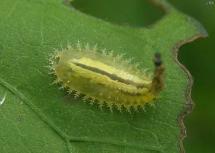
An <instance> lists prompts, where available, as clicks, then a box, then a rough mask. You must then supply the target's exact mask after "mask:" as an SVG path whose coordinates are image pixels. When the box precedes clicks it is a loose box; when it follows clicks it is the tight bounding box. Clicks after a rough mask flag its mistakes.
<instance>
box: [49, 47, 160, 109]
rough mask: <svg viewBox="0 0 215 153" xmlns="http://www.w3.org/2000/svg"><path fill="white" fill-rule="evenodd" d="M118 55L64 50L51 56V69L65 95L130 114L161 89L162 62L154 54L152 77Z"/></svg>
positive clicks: (88, 48)
mask: <svg viewBox="0 0 215 153" xmlns="http://www.w3.org/2000/svg"><path fill="white" fill-rule="evenodd" d="M119 57H121V56H120V55H114V54H113V53H112V52H110V54H109V53H108V52H107V51H105V52H102V51H96V49H95V48H93V49H91V48H90V47H89V46H86V47H83V48H82V47H81V46H80V44H78V45H77V47H71V46H69V47H67V48H66V49H63V50H62V51H59V52H57V53H56V54H55V56H54V58H53V59H52V62H51V63H52V69H53V71H54V74H55V75H56V76H57V79H56V81H55V82H59V83H60V84H62V86H63V87H65V88H67V89H68V90H69V92H74V91H75V92H76V93H78V94H76V97H78V95H79V94H82V95H85V97H84V99H85V100H86V99H90V103H97V104H98V105H99V106H100V107H102V106H103V105H104V104H105V105H106V106H107V107H109V108H110V110H112V107H115V108H117V109H118V110H120V111H121V110H122V108H125V109H126V110H128V111H130V109H131V108H134V109H135V110H136V109H138V108H143V107H144V106H145V104H150V103H152V102H153V99H154V98H155V97H156V95H157V94H158V93H159V92H160V90H161V89H162V87H163V82H162V74H163V69H162V62H161V58H160V55H159V54H156V55H155V60H154V62H155V66H156V68H155V72H154V78H153V79H151V78H149V77H148V75H146V74H145V72H144V71H141V70H140V69H138V68H137V67H136V66H135V65H132V64H131V63H129V62H128V60H124V59H122V58H119Z"/></svg>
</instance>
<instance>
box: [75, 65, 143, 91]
mask: <svg viewBox="0 0 215 153" xmlns="http://www.w3.org/2000/svg"><path fill="white" fill-rule="evenodd" d="M74 64H75V65H76V66H79V67H81V68H83V69H87V70H90V71H93V72H95V73H98V74H102V75H105V76H107V77H109V78H110V79H111V80H114V81H119V82H121V83H124V84H127V85H133V86H135V87H137V88H143V87H145V85H144V84H140V83H136V82H134V81H131V80H126V79H123V78H120V77H119V76H117V75H115V74H110V73H108V72H106V71H103V70H101V69H98V68H95V67H91V66H88V65H84V64H81V63H76V62H74Z"/></svg>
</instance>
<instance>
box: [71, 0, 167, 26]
mask: <svg viewBox="0 0 215 153" xmlns="http://www.w3.org/2000/svg"><path fill="white" fill-rule="evenodd" d="M71 5H72V6H73V7H74V8H76V9H78V10H80V11H81V12H83V13H86V14H89V15H92V16H95V17H97V18H100V19H103V20H105V21H108V22H112V23H114V24H119V25H125V26H133V27H141V26H147V25H150V24H152V23H154V22H155V21H157V20H158V19H160V18H161V17H162V16H163V15H164V12H163V11H162V10H161V9H160V8H158V7H156V6H155V5H153V3H152V1H150V0H73V1H71Z"/></svg>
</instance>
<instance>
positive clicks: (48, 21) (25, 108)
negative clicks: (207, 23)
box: [0, 0, 207, 153]
mask: <svg viewBox="0 0 215 153" xmlns="http://www.w3.org/2000/svg"><path fill="white" fill-rule="evenodd" d="M154 2H155V3H156V4H158V5H160V6H161V7H162V8H163V9H164V10H165V11H166V15H165V16H164V17H163V18H162V19H160V20H159V21H158V22H156V23H154V24H153V25H152V26H150V27H148V28H131V27H125V26H117V25H113V24H110V23H108V22H105V21H103V20H100V19H97V18H94V17H91V16H88V15H86V14H83V13H81V12H79V11H77V10H75V9H74V8H71V7H68V6H66V5H65V4H63V2H62V1H61V0H46V1H44V0H22V1H20V0H13V1H9V0H1V1H0V63H1V64H0V97H2V98H3V96H4V95H6V99H5V101H4V103H3V104H1V105H0V144H1V145H0V151H1V152H2V153H10V152H11V153H12V152H17V153H19V152H20V153H21V152H33V153H39V152H42V153H43V152H44V153H49V152H50V153H53V152H56V153H64V152H71V153H97V152H98V153H101V152H105V153H112V152H117V153H125V152H126V153H143V152H144V153H158V152H159V153H177V152H180V151H181V152H182V151H183V148H182V145H181V137H182V136H183V132H184V129H183V128H182V127H181V125H182V123H181V119H182V116H183V115H182V114H184V113H183V112H185V110H187V108H188V106H190V105H191V101H187V99H188V98H189V97H187V96H189V95H187V94H188V93H189V92H188V88H187V85H188V84H190V83H191V80H190V79H191V78H190V76H189V75H188V73H187V72H185V69H183V68H182V66H181V65H180V64H179V63H178V61H177V58H176V55H177V52H176V51H177V49H178V48H179V46H181V45H182V44H184V43H186V42H189V41H192V40H194V39H196V38H198V37H204V36H206V35H207V34H206V32H205V31H204V29H203V28H202V27H201V25H200V24H199V23H198V22H197V21H195V20H194V19H192V18H191V17H188V16H187V15H185V14H183V13H181V12H179V11H177V10H175V9H174V8H173V7H172V6H171V5H170V4H168V3H167V2H166V1H164V0H156V1H155V0H154ZM143 7H144V6H143ZM78 40H79V41H80V42H81V43H82V44H85V43H89V44H90V45H95V44H97V45H98V47H99V48H107V49H108V50H114V51H115V52H116V53H119V54H120V53H126V56H127V57H134V58H135V61H136V62H141V67H142V68H149V69H150V70H151V71H153V63H152V57H153V55H154V53H155V52H157V51H159V52H160V53H161V54H162V56H163V60H164V63H165V67H166V74H165V89H164V90H163V92H162V93H161V95H160V97H159V99H158V102H157V103H156V106H155V107H147V108H146V111H145V112H144V111H140V112H133V113H131V114H129V113H126V112H123V113H119V112H117V111H114V112H113V113H111V112H110V111H109V110H107V109H104V110H103V111H101V110H99V109H98V108H97V107H96V106H91V105H89V104H87V103H84V102H82V100H81V99H79V100H75V99H74V98H73V97H72V96H70V95H68V94H67V93H66V92H65V91H63V90H59V89H58V88H59V86H58V85H51V83H52V82H53V80H54V76H52V75H50V74H48V73H49V69H48V68H47V67H46V66H48V59H49V55H50V54H52V53H53V51H54V48H57V49H60V48H61V47H66V46H67V44H68V43H70V44H76V43H77V41H78Z"/></svg>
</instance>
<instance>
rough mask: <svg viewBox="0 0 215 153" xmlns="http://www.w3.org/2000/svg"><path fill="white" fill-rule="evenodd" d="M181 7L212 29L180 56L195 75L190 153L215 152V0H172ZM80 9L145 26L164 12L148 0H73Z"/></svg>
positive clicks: (188, 121) (187, 143)
mask: <svg viewBox="0 0 215 153" xmlns="http://www.w3.org/2000/svg"><path fill="white" fill-rule="evenodd" d="M169 2H170V3H171V4H172V5H174V6H175V7H176V8H177V9H179V10H181V11H183V12H184V13H186V14H188V15H190V16H192V17H194V18H196V19H197V20H198V21H200V22H201V23H202V25H203V26H204V27H205V28H206V30H207V31H208V33H209V37H208V38H206V39H201V40H197V41H195V42H193V43H190V44H186V45H185V46H183V47H181V48H180V52H179V59H180V61H181V63H183V64H184V65H185V66H186V67H187V68H188V70H189V71H190V72H191V74H192V75H193V78H194V86H193V90H192V98H193V101H194V102H195V104H196V107H195V109H194V111H193V112H192V114H190V115H189V116H187V117H186V119H185V125H186V127H187V135H188V137H187V138H186V139H185V141H184V146H185V149H186V152H187V153H214V152H215V141H214V138H215V109H214V108H215V103H213V101H215V100H214V99H215V88H214V87H215V64H214V62H215V52H213V51H212V50H213V49H214V48H215V0H169ZM72 5H73V6H74V7H75V8H77V9H79V10H80V11H82V12H84V13H87V14H89V15H92V16H95V17H97V18H101V19H103V20H106V21H108V22H112V23H114V24H119V25H124V26H133V27H143V26H144V27H145V26H150V24H152V23H154V22H156V21H157V20H159V19H160V18H161V17H162V16H163V15H164V12H162V10H160V9H159V8H157V7H155V6H153V5H152V3H150V2H149V1H147V0H73V2H72Z"/></svg>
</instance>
